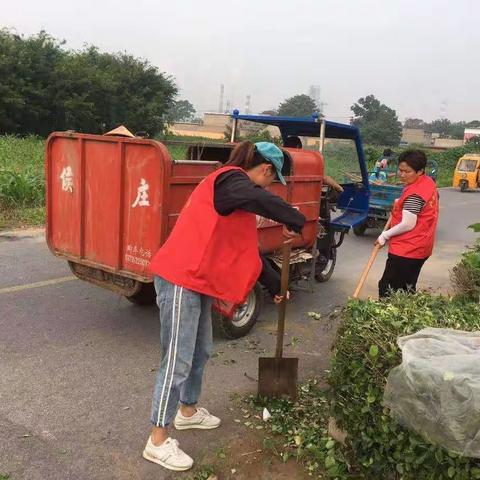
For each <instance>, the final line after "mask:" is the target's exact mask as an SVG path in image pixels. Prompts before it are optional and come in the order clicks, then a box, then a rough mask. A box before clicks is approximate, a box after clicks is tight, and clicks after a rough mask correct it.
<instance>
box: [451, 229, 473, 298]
mask: <svg viewBox="0 0 480 480" xmlns="http://www.w3.org/2000/svg"><path fill="white" fill-rule="evenodd" d="M469 228H471V229H473V230H474V231H475V232H480V223H476V224H474V225H470V227H469ZM451 280H452V284H453V286H454V288H455V291H456V293H457V294H458V295H461V296H465V297H466V298H467V299H470V300H475V301H479V302H480V240H477V241H476V242H475V244H474V245H473V247H472V248H470V249H469V250H467V251H466V252H464V253H463V254H462V258H461V259H460V262H458V263H457V265H455V266H454V267H453V269H452V272H451Z"/></svg>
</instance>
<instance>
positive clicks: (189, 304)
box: [152, 277, 213, 427]
mask: <svg viewBox="0 0 480 480" xmlns="http://www.w3.org/2000/svg"><path fill="white" fill-rule="evenodd" d="M154 281H155V290H156V291H157V305H158V308H159V309H160V344H161V351H162V358H161V362H160V368H159V369H158V373H157V380H156V383H155V388H154V391H153V400H152V423H153V424H154V425H156V426H157V427H166V426H168V425H169V424H170V423H172V421H173V419H174V417H175V414H176V412H177V408H178V402H179V401H180V402H181V403H183V404H184V405H194V404H196V403H197V402H198V399H199V397H200V392H201V389H202V378H203V370H204V368H205V364H206V363H207V360H208V359H209V357H210V354H211V351H212V343H213V342H212V314H211V308H212V298H211V297H208V296H207V295H202V294H200V293H197V292H193V291H192V290H187V289H186V288H183V287H180V286H178V285H174V284H173V283H170V282H167V281H166V280H164V279H163V278H160V277H155V279H154Z"/></svg>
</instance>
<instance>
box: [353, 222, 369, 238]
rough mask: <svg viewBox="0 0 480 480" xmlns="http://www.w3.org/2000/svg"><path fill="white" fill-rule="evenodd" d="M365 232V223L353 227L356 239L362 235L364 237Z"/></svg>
mask: <svg viewBox="0 0 480 480" xmlns="http://www.w3.org/2000/svg"><path fill="white" fill-rule="evenodd" d="M366 230H367V222H363V223H360V224H358V225H355V226H354V227H353V233H354V234H355V235H356V236H357V237H362V236H363V235H365V231H366Z"/></svg>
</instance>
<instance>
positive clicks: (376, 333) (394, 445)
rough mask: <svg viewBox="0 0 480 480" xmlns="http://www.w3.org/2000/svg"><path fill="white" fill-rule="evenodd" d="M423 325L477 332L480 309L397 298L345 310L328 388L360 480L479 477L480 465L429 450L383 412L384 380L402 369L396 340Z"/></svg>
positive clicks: (445, 301) (432, 447)
mask: <svg viewBox="0 0 480 480" xmlns="http://www.w3.org/2000/svg"><path fill="white" fill-rule="evenodd" d="M427 326H430V327H439V328H454V329H459V330H467V331H468V330H479V329H480V305H478V304H475V303H467V302H464V301H462V300H460V299H457V300H454V299H451V298H447V297H441V296H438V297H435V296H431V295H427V294H415V295H406V294H402V293H399V294H396V295H394V296H393V297H391V298H390V299H389V300H388V301H373V300H369V301H356V300H351V301H350V302H349V303H348V304H347V306H346V308H345V310H344V320H343V323H342V324H341V326H340V328H339V330H338V333H337V337H336V341H335V345H334V353H333V359H332V368H331V372H330V376H329V383H330V385H331V387H332V391H331V394H332V399H333V400H332V412H333V415H334V417H335V418H336V420H337V422H338V423H339V425H340V427H341V428H343V429H344V430H345V431H347V432H348V437H347V438H348V442H349V447H350V449H351V450H350V454H351V458H350V463H352V464H354V465H356V466H357V467H358V468H359V471H360V473H359V474H360V475H361V476H360V477H359V478H368V479H373V478H375V479H390V478H392V479H393V478H402V479H405V480H406V479H411V480H413V479H415V480H423V479H429V480H441V479H448V478H453V479H457V480H464V479H465V480H466V479H475V478H480V460H477V459H471V458H465V457H460V456H458V455H456V454H453V453H449V452H447V451H446V450H444V449H443V448H441V447H439V446H435V445H431V444H429V443H428V442H426V441H425V440H423V439H422V438H421V437H420V436H419V435H417V434H415V433H414V432H411V431H408V430H407V429H405V428H403V427H402V426H401V425H399V424H398V423H397V422H396V421H395V420H394V419H393V418H391V417H390V416H389V412H388V410H387V409H386V408H384V407H383V404H382V402H383V391H384V387H385V383H386V379H387V376H388V373H389V372H390V370H391V369H392V368H393V367H395V366H397V365H398V364H400V362H401V352H400V350H399V348H398V347H397V343H396V341H397V338H398V337H399V336H403V335H408V334H412V333H414V332H416V331H418V330H420V329H422V328H424V327H427Z"/></svg>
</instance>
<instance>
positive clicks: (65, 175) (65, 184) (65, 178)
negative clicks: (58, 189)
mask: <svg viewBox="0 0 480 480" xmlns="http://www.w3.org/2000/svg"><path fill="white" fill-rule="evenodd" d="M60 178H61V180H62V190H63V191H64V192H70V193H72V192H73V172H72V167H65V168H64V169H63V170H62V173H61V175H60Z"/></svg>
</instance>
